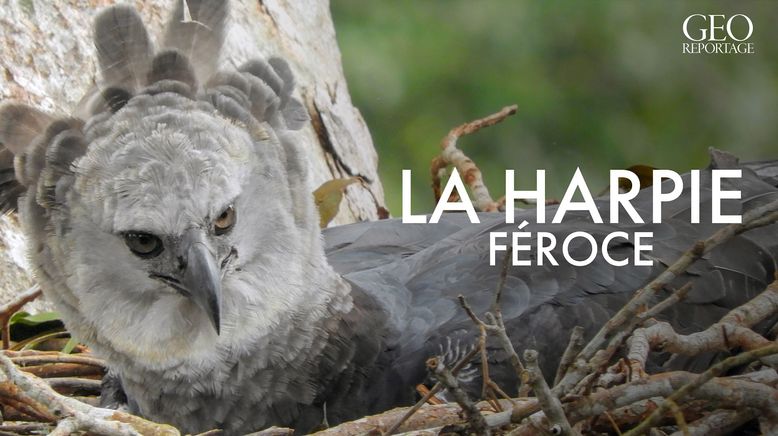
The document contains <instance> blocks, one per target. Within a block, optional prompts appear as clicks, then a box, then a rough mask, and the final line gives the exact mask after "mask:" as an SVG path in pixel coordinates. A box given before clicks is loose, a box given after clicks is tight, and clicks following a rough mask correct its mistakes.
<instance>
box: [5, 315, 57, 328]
mask: <svg viewBox="0 0 778 436" xmlns="http://www.w3.org/2000/svg"><path fill="white" fill-rule="evenodd" d="M60 319H61V317H60V315H59V312H41V313H36V314H34V315H31V314H29V313H28V312H17V313H15V314H14V315H13V316H12V317H11V322H10V324H11V325H14V324H23V325H27V326H36V325H38V324H43V323H45V322H51V321H59V320H60Z"/></svg>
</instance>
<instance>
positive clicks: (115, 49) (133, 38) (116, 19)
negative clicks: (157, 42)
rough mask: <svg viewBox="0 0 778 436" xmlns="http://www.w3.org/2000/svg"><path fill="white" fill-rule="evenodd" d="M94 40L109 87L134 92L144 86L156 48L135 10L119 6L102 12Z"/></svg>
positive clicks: (105, 80)
mask: <svg viewBox="0 0 778 436" xmlns="http://www.w3.org/2000/svg"><path fill="white" fill-rule="evenodd" d="M94 39H95V48H96V49H97V59H98V62H99V64H100V73H101V76H102V78H103V81H104V82H105V84H106V85H107V86H119V87H123V88H125V89H127V90H130V91H133V90H135V89H137V88H138V87H140V86H142V85H143V83H144V80H145V78H146V72H147V71H148V66H149V62H150V60H151V53H152V51H153V49H152V46H151V41H150V40H149V36H148V33H147V32H146V26H145V25H144V24H143V21H142V20H141V18H140V16H139V15H138V13H137V12H136V11H135V9H133V8H132V7H130V6H126V5H116V6H112V7H110V8H107V9H105V10H103V11H102V12H100V14H98V15H97V18H96V19H95V25H94Z"/></svg>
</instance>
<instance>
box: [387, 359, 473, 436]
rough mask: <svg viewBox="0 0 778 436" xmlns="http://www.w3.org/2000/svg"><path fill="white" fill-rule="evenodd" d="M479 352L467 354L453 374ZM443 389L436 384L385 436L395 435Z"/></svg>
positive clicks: (440, 385) (438, 383) (456, 366)
mask: <svg viewBox="0 0 778 436" xmlns="http://www.w3.org/2000/svg"><path fill="white" fill-rule="evenodd" d="M478 351H479V350H478V348H474V349H472V350H470V352H469V353H467V355H465V357H463V358H462V360H460V361H459V362H458V363H457V364H456V365H455V366H454V368H453V369H452V370H451V373H452V374H454V375H456V374H457V373H458V372H459V371H460V370H461V369H462V368H464V367H465V365H467V364H468V362H470V361H471V360H472V359H473V358H474V357H475V356H476V354H478ZM442 388H443V385H442V384H441V383H440V382H437V383H435V385H434V386H433V387H432V388H431V389H430V390H429V392H428V393H427V394H426V395H424V396H423V397H422V398H421V399H420V400H419V401H417V402H416V404H414V405H413V406H412V407H410V408H409V409H408V410H406V411H405V413H403V415H402V416H400V418H399V419H397V421H395V423H394V424H392V425H391V426H390V427H389V428H388V429H387V430H386V432H384V435H386V436H388V435H392V434H394V432H396V431H397V429H399V428H400V426H401V425H403V423H404V422H405V421H407V420H408V419H409V418H410V417H411V416H413V414H414V413H416V412H417V411H418V410H419V409H420V408H421V406H423V405H424V403H426V402H427V401H429V399H430V398H432V397H433V396H434V395H435V394H437V393H438V391H440V390H441V389H442Z"/></svg>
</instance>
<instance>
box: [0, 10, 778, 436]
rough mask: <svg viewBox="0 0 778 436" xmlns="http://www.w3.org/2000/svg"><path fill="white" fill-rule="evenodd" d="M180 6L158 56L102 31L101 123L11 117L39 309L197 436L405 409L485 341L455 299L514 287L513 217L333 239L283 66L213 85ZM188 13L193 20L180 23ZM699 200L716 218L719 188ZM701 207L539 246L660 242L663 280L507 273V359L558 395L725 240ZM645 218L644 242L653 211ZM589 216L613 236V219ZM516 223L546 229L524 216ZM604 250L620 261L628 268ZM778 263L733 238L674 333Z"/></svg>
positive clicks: (743, 202)
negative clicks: (580, 365)
mask: <svg viewBox="0 0 778 436" xmlns="http://www.w3.org/2000/svg"><path fill="white" fill-rule="evenodd" d="M175 3H176V4H177V6H176V7H175V10H174V11H173V16H172V17H173V18H171V20H170V23H169V25H168V28H167V32H166V35H165V37H164V38H163V39H162V44H161V47H160V49H159V50H158V51H154V49H153V48H152V44H151V43H150V40H149V37H148V35H147V32H146V29H145V27H144V25H143V23H142V22H141V20H140V18H139V16H138V15H137V13H136V12H135V11H133V10H132V9H131V8H129V7H127V6H113V7H111V8H108V9H106V10H105V11H103V12H102V13H100V14H99V15H98V17H97V19H96V23H95V44H96V48H97V55H98V60H99V64H100V69H101V75H102V79H103V81H102V83H103V84H102V86H101V87H100V88H99V89H96V90H95V92H93V95H92V98H91V99H90V113H89V115H88V117H85V118H84V119H79V118H75V117H54V116H51V115H48V114H45V113H43V112H41V111H39V110H36V109H34V108H31V107H27V106H24V105H20V104H14V103H6V104H4V105H3V107H2V109H1V110H0V142H2V145H3V148H2V151H0V174H2V190H1V193H0V199H1V200H2V204H3V206H4V207H5V208H6V209H13V208H16V207H17V205H18V211H19V216H20V220H21V222H22V225H23V229H24V231H25V233H26V236H27V238H28V245H29V256H30V259H31V260H32V262H31V263H32V266H33V268H34V274H35V278H36V279H37V280H38V281H39V282H40V284H41V286H42V288H43V289H44V291H45V295H46V297H47V298H48V299H50V300H51V301H52V302H54V304H55V305H56V306H57V307H58V309H59V310H60V312H61V314H62V317H63V319H64V322H65V324H66V326H67V328H68V329H69V330H70V331H71V332H72V333H73V334H74V335H75V336H76V337H77V338H78V339H79V340H81V341H83V342H84V343H85V344H87V345H89V347H90V348H91V349H92V350H93V351H94V352H95V353H96V354H97V355H99V356H101V357H103V358H104V359H105V360H106V361H107V362H108V365H109V367H110V372H111V377H112V379H113V380H116V381H118V383H119V384H120V385H121V389H122V390H123V392H124V393H126V400H127V405H128V407H129V409H130V411H132V412H134V413H137V414H140V415H142V416H144V417H147V418H149V419H152V420H155V421H159V422H165V423H170V424H173V425H175V426H176V427H178V428H180V429H182V430H184V431H187V432H191V433H196V432H201V431H205V430H209V429H212V428H223V429H224V430H225V431H226V432H227V433H228V434H241V433H247V432H249V431H254V430H259V429H262V428H265V427H268V426H271V425H280V426H290V427H294V428H296V429H297V431H299V432H305V431H306V430H308V429H311V428H313V427H315V426H316V425H318V424H319V423H320V422H322V421H323V420H324V419H325V418H326V420H327V421H328V422H329V423H337V422H340V421H344V420H348V419H352V418H356V417H359V416H363V415H365V414H368V413H371V412H377V411H381V410H385V409H388V408H390V407H392V406H396V405H404V404H409V403H411V402H412V401H413V400H414V390H413V387H414V386H415V385H416V384H417V383H419V382H421V381H422V380H424V378H425V368H424V361H425V359H426V358H427V357H429V356H432V355H438V354H443V355H449V356H453V355H457V354H461V350H462V349H464V348H467V347H471V346H472V344H473V342H474V340H475V333H476V332H475V329H474V328H473V326H472V324H471V322H470V320H469V319H468V318H467V317H466V315H465V313H464V312H463V311H462V310H461V308H460V307H459V306H458V304H457V301H456V296H457V295H458V294H463V295H465V296H466V297H467V299H468V301H469V302H470V304H471V305H472V307H473V309H474V310H475V311H476V312H478V313H482V312H483V311H485V310H487V309H488V308H489V305H490V303H491V301H492V297H493V292H494V287H495V284H496V283H497V280H498V276H499V268H498V267H491V266H489V262H488V251H489V246H488V245H489V233H490V232H493V231H509V232H510V231H513V230H514V227H515V225H513V224H506V223H505V218H504V215H503V214H481V215H480V221H481V223H480V224H470V223H469V222H468V221H467V219H466V216H465V215H464V214H449V215H446V216H444V219H443V220H442V221H441V222H440V223H438V224H436V225H411V224H402V223H400V222H399V221H397V220H385V221H380V222H365V223H358V224H353V225H347V226H342V227H337V228H333V229H328V230H325V231H324V232H322V231H321V230H320V229H319V220H318V218H317V212H316V210H315V207H314V202H313V198H312V196H311V193H310V187H309V184H308V176H307V171H306V168H307V164H306V160H305V156H304V155H303V151H302V150H303V147H302V146H301V144H299V140H298V139H297V138H296V136H295V133H294V131H295V130H297V129H299V128H300V127H301V126H302V125H304V123H306V122H307V113H306V111H305V109H304V107H303V106H302V105H301V104H300V103H299V102H298V101H297V100H296V99H295V98H293V96H292V94H293V92H294V81H293V78H292V74H291V71H290V68H289V66H288V65H287V64H286V62H285V61H284V60H282V59H278V58H272V59H269V60H252V61H249V62H246V63H244V64H243V65H241V66H240V67H238V68H232V67H227V66H221V65H219V64H218V59H219V50H220V47H221V45H222V41H223V37H224V33H225V26H226V19H227V15H228V11H227V2H222V1H207V0H199V1H198V0H189V1H188V2H180V1H177V2H175ZM184 3H186V4H187V5H188V8H189V12H190V14H191V18H192V19H191V20H181V19H180V17H183V10H182V8H183V7H184ZM222 67H223V68H222ZM776 167H778V164H771V163H765V164H761V165H751V166H748V165H746V166H742V167H741V168H742V169H743V177H742V178H741V179H739V180H737V181H733V182H732V183H731V186H730V188H732V189H738V190H740V191H741V192H742V197H741V199H740V200H732V201H727V202H726V203H725V205H726V209H727V211H728V212H730V213H743V211H745V210H748V209H750V208H753V207H755V206H758V205H761V204H764V203H766V202H768V201H772V200H775V199H777V198H778V189H777V188H776V185H778V178H776ZM702 185H703V187H704V188H705V189H703V192H702V194H701V202H702V204H703V210H706V208H707V209H708V210H709V208H710V191H709V186H710V177H709V174H708V173H703V184H702ZM688 201H689V193H688V192H684V194H683V195H682V196H681V198H680V199H679V200H677V201H676V202H674V203H672V204H670V205H668V206H666V207H665V209H664V219H663V222H662V223H661V224H642V225H627V224H621V225H617V224H593V223H591V221H590V219H589V217H588V214H583V213H570V214H568V215H567V218H566V220H565V221H564V223H562V224H557V225H542V224H530V226H529V227H528V228H527V230H529V231H539V230H547V231H550V232H553V233H555V234H556V235H558V236H559V237H560V238H562V237H564V236H565V235H566V234H569V233H571V232H573V231H575V230H586V231H588V232H589V233H591V234H592V235H594V236H595V238H596V239H597V240H598V241H601V240H602V237H603V235H605V234H608V233H610V232H612V231H615V230H625V229H627V230H629V231H637V230H641V229H642V230H650V231H652V232H653V234H654V239H653V241H652V242H653V251H652V252H651V255H650V259H651V260H652V261H653V265H652V266H649V267H635V266H626V267H614V266H611V265H610V264H608V263H607V262H605V261H604V260H602V259H601V258H598V259H596V260H595V261H594V262H593V263H591V264H590V265H588V266H583V267H574V266H571V265H569V264H565V263H564V262H561V263H560V265H559V266H555V267H551V266H548V265H545V266H531V267H515V268H511V269H510V270H509V272H508V276H507V280H506V285H505V288H504V290H503V298H502V313H503V317H504V318H505V320H506V324H507V329H508V333H509V334H510V336H511V338H512V339H513V341H514V342H515V344H516V347H517V348H518V349H523V348H526V347H531V348H535V349H537V350H539V352H540V355H541V356H542V357H543V359H544V361H543V367H544V368H545V370H546V371H547V375H550V372H551V371H552V370H553V368H555V366H556V362H557V361H558V360H559V358H560V354H561V353H562V350H563V349H564V346H565V344H566V343H567V339H568V336H569V333H570V330H571V329H572V328H573V327H574V326H576V325H580V326H583V327H584V329H585V331H586V332H587V335H591V334H592V333H593V332H594V331H595V330H596V329H597V328H598V327H600V326H601V325H602V324H603V323H604V322H605V321H606V320H607V319H608V318H609V317H610V316H611V315H612V314H613V313H614V312H615V311H616V310H618V309H619V308H620V307H621V306H622V305H623V304H624V303H625V302H626V301H627V300H628V299H629V297H630V296H631V293H632V292H633V291H634V290H636V289H638V288H640V287H641V285H643V284H645V283H646V282H647V281H648V280H650V279H651V278H652V277H654V276H656V275H657V274H658V273H659V272H660V271H661V270H662V268H663V266H664V265H667V264H668V263H670V262H672V261H674V260H675V259H676V258H677V257H678V256H679V254H680V253H681V252H682V251H683V250H685V249H686V248H688V247H689V246H690V245H691V244H692V243H693V242H694V241H696V240H698V239H701V238H704V237H706V236H708V235H710V234H711V233H712V232H713V231H714V230H715V229H717V228H718V227H719V226H717V225H710V224H696V225H692V224H689V211H688V206H689V204H688ZM633 204H634V205H636V207H637V209H638V212H639V213H640V214H641V215H642V216H644V217H645V218H647V221H650V212H651V202H650V189H647V190H644V191H643V192H642V193H641V194H640V195H639V196H638V198H637V199H635V200H634V201H633ZM598 207H600V209H601V212H602V214H603V215H604V216H605V215H607V208H608V205H607V204H606V203H602V204H600V203H598ZM551 209H552V210H553V207H551ZM514 213H515V216H516V220H515V221H516V222H521V221H522V220H524V219H526V220H528V221H530V223H533V222H534V221H533V220H534V216H535V214H534V211H532V210H516V211H515V212H514ZM552 213H553V211H550V212H549V213H548V214H549V215H550V214H552ZM702 215H703V217H705V216H706V215H707V216H710V214H709V213H708V214H705V213H703V214H702ZM582 249H583V248H582ZM610 249H611V253H612V254H613V256H614V257H618V258H623V257H628V256H629V255H630V253H632V250H633V247H632V246H631V245H630V244H628V243H621V244H617V243H615V242H614V244H613V246H612V247H610ZM557 258H558V259H561V256H557ZM776 259H778V229H776V226H775V225H773V226H771V227H766V228H762V229H759V230H756V231H754V232H751V233H748V234H744V235H743V236H740V237H737V238H734V239H733V240H731V241H730V242H728V243H727V244H725V245H724V246H722V247H719V249H717V250H716V251H715V252H713V253H711V254H710V255H709V256H708V257H707V258H705V259H703V260H701V261H700V262H698V263H697V264H695V265H694V267H693V268H691V269H690V270H689V271H688V273H687V274H685V275H684V277H682V278H680V279H679V280H678V284H681V283H683V282H685V281H687V280H692V282H693V283H694V290H693V291H692V293H691V295H690V296H689V297H688V298H687V299H686V300H685V301H684V302H683V303H680V304H677V305H676V306H674V307H673V308H671V309H670V310H669V311H668V312H667V313H665V314H664V315H663V316H664V317H665V318H666V319H669V320H671V321H672V322H673V323H674V325H676V326H679V328H680V329H681V331H692V330H698V329H702V328H704V327H706V326H708V325H710V324H711V323H713V322H715V321H717V320H718V319H719V318H720V317H721V315H722V314H724V313H725V312H726V311H727V309H728V308H731V307H734V306H736V305H738V304H741V303H743V302H744V301H746V300H747V299H749V298H750V297H752V296H754V295H755V294H756V293H758V292H760V291H761V290H763V289H764V287H765V286H766V284H767V283H768V281H770V280H771V277H772V275H773V273H774V272H775V270H776ZM667 292H669V291H667ZM458 350H459V351H458ZM489 355H490V359H491V361H492V362H491V364H492V377H493V378H494V379H495V380H497V381H498V382H501V383H502V384H503V386H504V387H505V388H506V389H509V388H510V386H513V385H514V381H515V380H514V378H513V377H515V375H513V373H512V372H511V371H510V369H509V367H508V365H507V363H506V361H505V360H506V356H505V354H504V353H502V352H501V351H500V350H499V349H498V348H497V347H496V346H495V347H494V349H493V350H491V351H490V354H489ZM699 363H700V362H687V364H688V365H695V364H699ZM473 383H476V384H477V381H474V382H473ZM325 410H326V417H325V416H324V413H325Z"/></svg>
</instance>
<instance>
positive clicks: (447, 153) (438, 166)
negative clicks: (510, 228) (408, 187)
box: [430, 104, 518, 212]
mask: <svg viewBox="0 0 778 436" xmlns="http://www.w3.org/2000/svg"><path fill="white" fill-rule="evenodd" d="M517 110H518V107H517V106H516V105H515V104H514V105H511V106H506V107H504V108H502V109H501V110H500V111H499V112H496V113H494V114H491V115H489V116H487V117H484V118H480V119H477V120H474V121H470V122H469V123H465V124H462V125H460V126H457V127H454V128H453V129H451V131H449V132H448V134H447V135H446V136H445V137H444V138H443V140H442V141H441V142H440V149H441V152H440V156H438V157H436V158H435V159H433V160H432V163H431V164H430V173H431V176H432V192H433V194H434V195H435V202H437V201H438V200H440V196H441V192H442V191H441V189H440V185H441V173H442V172H443V171H444V170H445V169H446V167H448V166H449V165H453V166H454V167H455V168H456V169H457V171H459V174H461V175H462V180H463V181H464V182H465V184H467V186H469V187H470V190H471V191H472V192H473V200H474V201H473V203H474V204H475V207H476V208H477V209H478V210H480V211H482V212H496V211H498V210H499V208H500V203H499V202H496V201H494V200H493V199H492V196H491V195H490V194H489V189H488V188H487V187H486V185H485V184H484V180H483V176H482V175H481V170H480V169H478V166H476V164H475V162H473V160H472V159H470V158H469V157H467V155H465V153H463V152H462V150H460V149H458V148H457V140H458V139H459V138H460V137H462V136H465V135H469V134H471V133H474V132H477V131H479V130H481V129H483V128H484V127H489V126H493V125H495V124H497V123H499V122H501V121H503V120H504V119H506V118H508V117H509V116H511V115H513V114H515V113H516V111H517Z"/></svg>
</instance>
